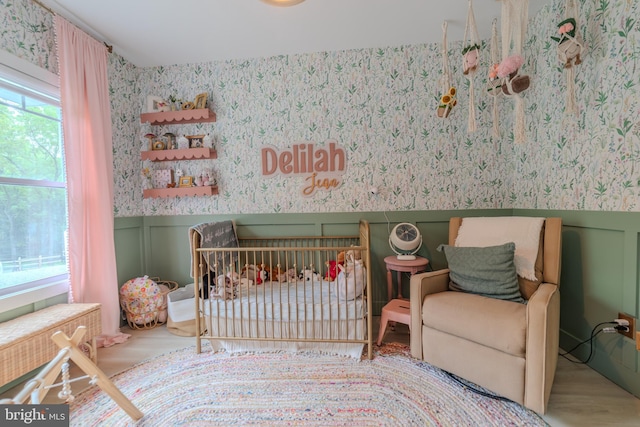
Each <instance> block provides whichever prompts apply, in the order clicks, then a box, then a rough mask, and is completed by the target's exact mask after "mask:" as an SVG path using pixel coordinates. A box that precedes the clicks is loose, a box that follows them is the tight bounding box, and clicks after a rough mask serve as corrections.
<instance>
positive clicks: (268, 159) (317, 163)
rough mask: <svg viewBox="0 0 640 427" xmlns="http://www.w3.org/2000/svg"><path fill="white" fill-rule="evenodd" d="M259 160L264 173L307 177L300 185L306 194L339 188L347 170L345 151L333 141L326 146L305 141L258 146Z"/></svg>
mask: <svg viewBox="0 0 640 427" xmlns="http://www.w3.org/2000/svg"><path fill="white" fill-rule="evenodd" d="M261 159H262V175H264V176H267V177H270V176H275V175H294V176H306V178H305V179H304V181H305V183H304V186H303V188H302V194H303V195H305V196H311V195H313V194H314V193H315V192H316V191H317V190H331V189H333V188H337V187H339V186H340V184H341V183H342V175H344V173H345V171H346V170H347V153H346V151H345V150H344V149H343V148H342V147H340V146H339V145H338V144H337V143H335V142H329V143H328V144H327V145H326V146H324V145H323V146H318V145H316V144H315V143H313V142H304V143H300V144H294V145H293V146H292V147H291V148H287V149H277V148H275V147H271V146H265V147H262V149H261Z"/></svg>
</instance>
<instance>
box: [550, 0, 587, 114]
mask: <svg viewBox="0 0 640 427" xmlns="http://www.w3.org/2000/svg"><path fill="white" fill-rule="evenodd" d="M577 17H578V6H577V4H576V1H575V0H566V3H565V19H564V20H563V21H562V22H560V23H559V24H558V37H551V38H552V39H553V40H555V41H556V42H558V59H559V60H560V62H562V63H563V64H564V69H565V72H566V76H567V101H566V107H565V112H567V113H576V112H577V107H576V101H575V78H576V76H575V69H574V68H573V66H574V65H580V64H581V63H582V59H581V57H580V55H582V54H583V52H584V45H583V43H582V40H581V38H580V36H579V35H578V34H577V32H576V29H577V22H576V19H577Z"/></svg>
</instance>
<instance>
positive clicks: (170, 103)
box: [168, 95, 177, 111]
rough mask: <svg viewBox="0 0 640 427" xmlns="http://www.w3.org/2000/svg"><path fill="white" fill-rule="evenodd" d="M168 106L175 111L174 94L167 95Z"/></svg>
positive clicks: (175, 99)
mask: <svg viewBox="0 0 640 427" xmlns="http://www.w3.org/2000/svg"><path fill="white" fill-rule="evenodd" d="M168 99H169V106H170V107H171V111H176V109H177V108H176V101H177V98H176V97H175V96H174V95H169V98H168Z"/></svg>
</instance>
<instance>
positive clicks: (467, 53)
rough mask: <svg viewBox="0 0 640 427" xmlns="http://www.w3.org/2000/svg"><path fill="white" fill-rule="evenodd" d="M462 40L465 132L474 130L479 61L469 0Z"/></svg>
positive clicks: (478, 41)
mask: <svg viewBox="0 0 640 427" xmlns="http://www.w3.org/2000/svg"><path fill="white" fill-rule="evenodd" d="M464 40H465V43H467V45H466V47H465V48H464V49H462V58H463V63H462V68H463V74H464V75H465V76H466V77H467V79H468V80H469V119H468V122H467V132H475V131H476V106H475V103H476V101H475V90H474V86H473V80H474V79H473V78H474V76H475V74H476V70H477V68H478V63H479V54H480V37H478V28H477V27H476V18H475V15H474V13H473V5H472V3H471V0H469V7H468V12H467V24H466V26H465V29H464Z"/></svg>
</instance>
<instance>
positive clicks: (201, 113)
mask: <svg viewBox="0 0 640 427" xmlns="http://www.w3.org/2000/svg"><path fill="white" fill-rule="evenodd" d="M215 121H216V113H214V112H213V111H211V110H210V109H208V108H199V109H197V110H180V111H165V112H162V113H143V114H140V123H147V122H149V123H151V124H152V125H177V124H181V123H207V122H215Z"/></svg>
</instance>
